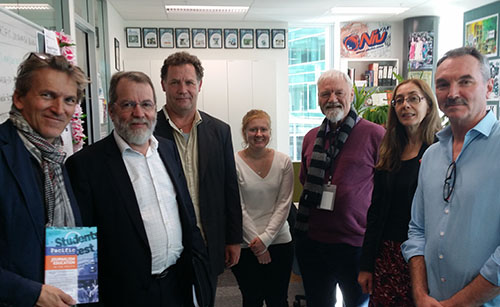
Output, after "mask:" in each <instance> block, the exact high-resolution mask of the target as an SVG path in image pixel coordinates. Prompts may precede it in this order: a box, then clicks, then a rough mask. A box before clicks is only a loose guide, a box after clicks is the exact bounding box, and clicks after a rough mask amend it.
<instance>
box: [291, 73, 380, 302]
mask: <svg viewBox="0 0 500 307" xmlns="http://www.w3.org/2000/svg"><path fill="white" fill-rule="evenodd" d="M317 85H318V103H319V106H320V108H321V112H323V114H324V115H325V119H324V120H323V123H322V124H321V126H319V127H316V128H314V129H312V130H311V131H309V132H308V133H307V134H306V136H305V137H304V141H303V143H302V167H301V170H300V181H301V183H302V184H303V185H304V190H303V192H302V196H301V198H300V203H299V210H298V212H297V221H296V223H295V233H296V236H295V238H296V245H295V249H296V255H297V260H298V263H299V266H300V271H301V273H302V279H303V282H304V290H305V292H306V301H307V306H308V307H316V306H320V307H333V306H334V305H335V301H336V298H335V288H336V285H337V284H339V285H340V289H341V290H342V296H343V299H344V303H345V305H344V306H347V307H351V306H363V305H364V304H365V303H366V300H367V296H366V295H363V293H362V292H361V287H360V286H359V284H358V282H357V276H358V271H359V258H360V255H361V246H362V243H363V236H364V233H365V229H366V214H367V211H368V207H369V206H370V200H371V195H372V190H373V168H374V166H375V164H376V163H377V160H378V148H379V145H380V142H381V141H382V137H383V135H384V132H385V130H384V128H382V126H379V125H376V124H374V123H371V122H369V121H367V120H365V119H362V118H360V117H358V115H357V114H356V112H355V110H354V109H353V108H352V106H351V104H352V101H353V96H354V90H353V87H352V81H351V80H350V79H349V77H348V76H347V75H346V74H344V73H342V72H340V71H337V70H329V71H326V72H324V73H323V74H322V75H321V76H320V77H319V79H318V84H317Z"/></svg>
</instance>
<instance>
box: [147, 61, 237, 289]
mask: <svg viewBox="0 0 500 307" xmlns="http://www.w3.org/2000/svg"><path fill="white" fill-rule="evenodd" d="M202 79H203V67H202V66H201V62H200V60H199V59H198V58H197V57H196V56H193V55H190V54H188V53H187V52H177V53H174V54H172V55H170V56H169V57H168V58H167V59H166V60H165V61H164V63H163V67H162V69H161V80H162V81H161V85H162V88H163V91H164V92H165V94H166V98H167V104H166V105H165V107H164V108H163V109H162V110H161V111H160V112H159V113H158V123H157V126H156V129H155V134H156V135H159V136H161V137H164V138H167V139H170V140H174V141H175V143H176V145H177V149H178V151H179V155H180V157H181V160H182V167H183V170H184V174H185V176H186V179H187V182H188V188H189V194H190V195H191V198H192V200H193V204H194V208H195V213H196V218H197V224H198V227H199V228H200V229H201V232H202V235H203V238H204V241H205V243H206V245H207V249H208V255H209V261H210V264H211V269H212V273H213V275H214V276H213V278H214V281H216V279H217V275H219V274H220V273H222V272H223V271H224V267H232V266H234V265H235V264H237V263H238V260H239V257H240V243H241V242H242V228H241V206H240V195H239V190H238V182H237V178H236V169H235V164H234V152H233V145H232V141H231V131H230V128H229V126H228V125H227V124H226V123H224V122H222V121H220V120H218V119H216V118H214V117H212V116H210V115H208V114H206V113H205V112H201V111H198V110H197V108H196V102H197V98H198V93H199V91H200V89H201V85H202Z"/></svg>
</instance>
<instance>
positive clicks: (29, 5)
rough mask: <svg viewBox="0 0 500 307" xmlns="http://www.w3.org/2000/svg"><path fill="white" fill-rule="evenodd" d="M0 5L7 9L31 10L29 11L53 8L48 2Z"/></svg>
mask: <svg viewBox="0 0 500 307" xmlns="http://www.w3.org/2000/svg"><path fill="white" fill-rule="evenodd" d="M0 7H3V8H4V9H7V10H31V11H51V10H54V8H53V7H52V6H50V4H46V3H0Z"/></svg>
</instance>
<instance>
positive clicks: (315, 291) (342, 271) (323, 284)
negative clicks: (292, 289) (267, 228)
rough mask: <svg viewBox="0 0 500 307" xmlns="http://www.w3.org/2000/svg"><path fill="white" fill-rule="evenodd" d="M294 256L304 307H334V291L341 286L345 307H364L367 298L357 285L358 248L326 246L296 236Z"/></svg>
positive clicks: (359, 248)
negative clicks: (305, 304) (305, 303)
mask: <svg viewBox="0 0 500 307" xmlns="http://www.w3.org/2000/svg"><path fill="white" fill-rule="evenodd" d="M295 254H296V256H297V260H298V262H299V267H300V272H301V274H302V280H303V282H304V290H305V292H306V301H307V307H334V306H335V302H336V297H335V289H336V286H337V284H339V286H340V290H341V291H342V296H343V299H344V305H345V306H347V307H355V306H365V305H366V303H367V301H368V295H367V294H363V292H362V291H361V287H360V286H359V284H358V273H359V258H360V256H361V247H354V246H350V245H348V244H328V243H321V242H318V241H314V240H311V239H309V238H308V237H307V235H298V236H296V245H295Z"/></svg>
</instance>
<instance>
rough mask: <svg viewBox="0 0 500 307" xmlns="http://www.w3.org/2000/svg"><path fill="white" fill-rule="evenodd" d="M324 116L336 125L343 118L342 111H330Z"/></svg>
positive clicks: (336, 109)
mask: <svg viewBox="0 0 500 307" xmlns="http://www.w3.org/2000/svg"><path fill="white" fill-rule="evenodd" d="M325 116H326V118H328V120H329V121H330V122H331V123H332V124H336V123H338V122H340V121H341V120H342V119H343V118H344V109H338V108H334V109H331V110H329V111H328V112H327V113H326V115H325Z"/></svg>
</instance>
